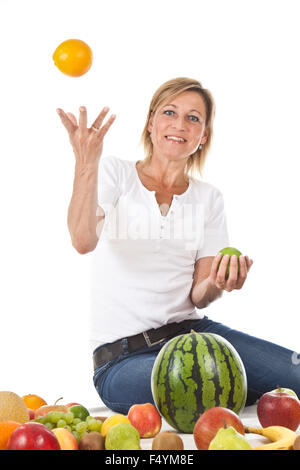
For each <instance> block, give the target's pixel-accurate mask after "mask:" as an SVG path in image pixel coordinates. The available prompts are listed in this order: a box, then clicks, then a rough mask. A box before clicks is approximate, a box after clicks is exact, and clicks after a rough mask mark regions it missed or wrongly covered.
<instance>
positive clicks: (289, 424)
mask: <svg viewBox="0 0 300 470" xmlns="http://www.w3.org/2000/svg"><path fill="white" fill-rule="evenodd" d="M257 416H258V419H259V422H260V424H261V425H262V427H263V428H266V427H268V426H284V427H285V428H288V429H291V430H292V431H296V429H297V428H298V426H299V424H300V401H299V400H298V398H296V397H295V396H294V395H292V394H291V393H285V392H278V391H277V390H275V391H271V392H267V393H264V394H263V395H262V396H261V397H260V399H259V400H258V404H257Z"/></svg>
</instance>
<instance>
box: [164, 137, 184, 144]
mask: <svg viewBox="0 0 300 470" xmlns="http://www.w3.org/2000/svg"><path fill="white" fill-rule="evenodd" d="M165 138H166V139H167V140H168V141H169V142H173V143H175V144H184V143H185V142H186V139H184V138H183V137H176V136H174V135H166V136H165Z"/></svg>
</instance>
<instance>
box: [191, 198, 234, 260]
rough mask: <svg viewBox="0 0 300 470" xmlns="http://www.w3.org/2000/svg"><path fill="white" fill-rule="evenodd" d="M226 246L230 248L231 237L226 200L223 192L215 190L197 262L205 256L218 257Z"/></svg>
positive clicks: (197, 254)
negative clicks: (229, 234)
mask: <svg viewBox="0 0 300 470" xmlns="http://www.w3.org/2000/svg"><path fill="white" fill-rule="evenodd" d="M226 246H229V237H228V230H227V221H226V215H225V208H224V199H223V195H222V194H221V192H220V191H219V190H217V189H215V190H214V192H213V196H212V201H211V204H210V208H209V210H208V213H207V216H206V220H205V223H204V234H203V237H202V240H201V245H200V246H199V247H198V250H197V252H196V261H197V260H198V259H199V258H204V257H205V256H216V255H217V253H218V251H220V250H222V248H225V247H226Z"/></svg>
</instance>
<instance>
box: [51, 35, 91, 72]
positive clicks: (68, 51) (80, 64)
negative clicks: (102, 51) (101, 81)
mask: <svg viewBox="0 0 300 470" xmlns="http://www.w3.org/2000/svg"><path fill="white" fill-rule="evenodd" d="M53 60H54V64H55V65H56V67H57V68H58V69H59V70H60V71H61V72H62V73H64V74H65V75H69V76H70V77H80V76H81V75H84V74H85V73H87V72H88V71H89V70H90V68H91V66H92V62H93V52H92V49H91V48H90V46H89V45H88V44H86V43H85V42H84V41H81V40H80V39H68V40H67V41H64V42H62V43H61V44H60V45H59V46H58V47H57V48H56V49H55V51H54V54H53Z"/></svg>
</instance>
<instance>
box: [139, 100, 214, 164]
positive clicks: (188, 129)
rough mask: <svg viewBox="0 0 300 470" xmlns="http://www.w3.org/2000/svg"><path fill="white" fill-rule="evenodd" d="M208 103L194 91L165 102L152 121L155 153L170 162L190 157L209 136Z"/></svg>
mask: <svg viewBox="0 0 300 470" xmlns="http://www.w3.org/2000/svg"><path fill="white" fill-rule="evenodd" d="M205 118H206V112H205V103H204V100H203V98H202V96H201V95H200V94H199V93H197V92H195V91H185V92H183V93H181V94H179V95H178V96H176V97H175V98H170V99H168V100H166V101H165V102H164V103H163V104H162V105H161V106H160V107H159V108H158V109H157V110H156V112H155V114H154V116H152V117H151V118H150V120H149V124H148V131H149V132H151V133H152V136H151V139H152V143H153V154H158V155H160V156H165V157H166V158H168V159H169V160H179V159H184V158H187V157H189V156H190V155H191V154H193V153H194V152H195V151H196V150H197V149H198V147H199V145H200V143H201V144H204V143H205V142H206V140H207V137H208V132H207V130H206V128H205Z"/></svg>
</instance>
